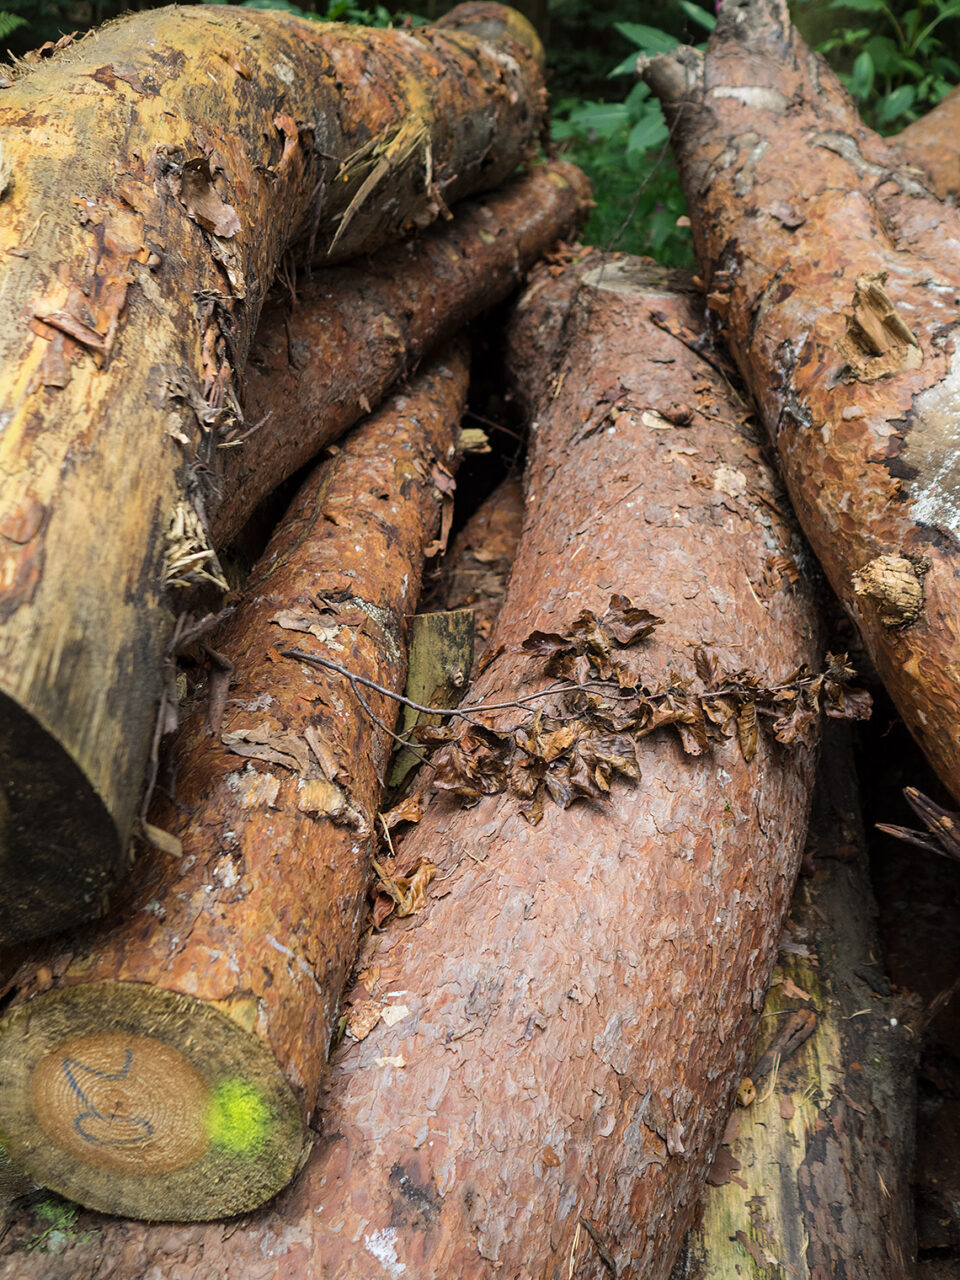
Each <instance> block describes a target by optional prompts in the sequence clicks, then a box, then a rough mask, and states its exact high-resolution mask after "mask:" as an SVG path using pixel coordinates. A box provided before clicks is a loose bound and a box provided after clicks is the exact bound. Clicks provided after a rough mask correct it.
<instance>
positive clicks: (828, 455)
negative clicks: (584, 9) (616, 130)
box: [645, 0, 960, 796]
mask: <svg viewBox="0 0 960 1280" xmlns="http://www.w3.org/2000/svg"><path fill="white" fill-rule="evenodd" d="M645 75H646V77H647V80H648V82H649V83H650V85H651V86H652V87H653V89H654V90H655V91H656V92H657V93H658V94H659V95H660V98H661V100H662V102H663V104H664V108H665V110H666V113H667V117H668V120H669V122H670V126H671V131H672V135H671V136H672V139H673V145H674V149H675V151H676V154H677V157H678V161H679V166H680V173H681V178H682V180H683V184H684V189H685V191H686V194H687V200H688V206H689V209H690V217H691V220H692V223H693V231H694V238H695V240H696V246H697V254H698V257H699V260H700V263H701V274H702V275H703V276H704V279H705V281H706V289H707V301H708V306H709V309H710V312H711V316H712V318H713V322H714V323H715V324H716V325H717V326H719V327H720V328H721V330H722V332H723V334H724V336H725V337H726V340H727V343H728V344H729V346H730V349H731V351H732V352H733V354H734V356H735V357H736V360H737V363H738V364H739V366H740V369H741V371H742V373H743V375H744V377H745V379H746V381H747V383H748V384H749V386H750V388H751V390H752V392H753V394H754V396H755V397H756V400H757V403H758V405H759V407H760V410H761V414H762V417H763V419H764V422H765V424H766V426H767V429H768V431H769V432H770V436H771V438H772V439H773V440H774V442H775V444H776V448H777V452H778V455H779V460H780V465H781V468H782V470H783V474H784V478H785V480H786V483H787V487H788V489H789V491H790V495H791V497H792V499H793V503H794V507H795V508H796V511H797V514H798V516H799V519H800V523H801V525H802V526H803V528H804V530H805V532H806V534H807V536H808V538H809V539H810V542H811V543H812V545H813V548H814V550H815V551H816V553H817V555H818V556H819V558H820V562H821V564H822V565H823V566H824V568H825V570H826V573H827V576H828V578H829V579H830V582H831V584H832V586H833V587H834V589H835V591H836V592H837V594H838V595H839V597H840V598H841V600H842V601H843V602H844V604H845V605H846V608H847V610H848V611H849V612H850V614H851V616H852V617H853V618H854V620H855V622H856V623H857V626H858V627H859V630H860V634H861V636H862V637H863V641H864V644H865V646H866V648H867V650H868V651H869V653H870V656H871V657H872V659H873V661H874V662H875V663H876V666H877V668H878V670H879V672H880V675H881V677H882V679H883V682H884V684H885V685H886V687H887V689H888V690H889V692H890V695H891V697H892V698H893V701H894V702H895V704H896V706H897V709H898V710H899V712H900V713H901V715H902V716H903V718H904V720H905V721H906V723H907V725H908V726H909V728H910V730H911V732H912V733H913V734H914V735H915V737H916V738H917V740H918V742H919V743H920V744H921V746H922V747H923V749H924V751H925V752H926V754H927V756H928V758H929V759H930V761H931V763H932V764H933V766H934V768H935V769H936V771H937V773H938V774H939V775H940V777H941V778H942V780H943V781H944V783H945V784H946V785H947V786H948V787H949V788H950V790H951V791H952V792H953V793H954V794H955V795H957V796H960V731H958V725H960V682H958V678H957V677H958V672H960V541H958V538H960V514H958V513H960V450H958V438H957V429H956V422H957V412H956V410H957V404H958V401H960V347H958V345H957V336H956V334H957V328H956V317H957V305H956V299H957V296H958V292H960V213H958V212H957V210H955V209H953V208H951V207H950V206H948V205H946V204H944V203H943V202H941V201H940V200H938V199H937V198H936V197H935V196H933V195H932V194H931V193H930V192H929V191H928V190H927V189H926V188H925V187H923V186H922V185H920V183H918V181H917V179H916V176H915V174H914V173H913V172H912V171H911V170H909V169H908V168H906V167H905V166H904V165H903V163H902V159H901V157H900V155H899V153H898V152H897V150H896V148H895V147H893V146H892V145H891V144H890V143H887V142H885V141H884V140H883V139H881V138H880V137H878V136H877V135H876V134H874V133H872V132H871V131H870V130H868V129H866V128H865V127H864V126H863V124H862V123H861V122H860V120H859V117H858V116H857V113H856V110H855V108H854V105H853V102H852V100H851V99H850V97H849V96H848V95H847V93H846V91H845V90H844V89H843V88H842V86H841V85H840V83H839V81H838V80H837V77H836V76H835V75H834V74H833V72H832V71H830V69H829V68H828V67H827V66H826V64H825V63H824V62H823V60H822V59H820V58H819V57H817V56H816V55H814V54H812V53H811V52H810V51H809V50H808V49H807V48H806V46H805V45H804V44H803V41H802V40H801V39H800V37H799V36H798V35H797V33H796V31H795V30H794V29H793V27H792V26H791V25H790V19H789V15H788V12H787V7H786V4H784V3H782V0H731V2H730V3H724V5H723V8H722V10H721V12H720V17H719V19H718V22H717V26H716V29H715V31H714V33H713V35H712V36H711V39H710V42H709V45H708V48H707V53H706V55H705V57H704V56H702V55H700V54H698V53H697V52H696V51H694V50H683V51H680V52H678V53H677V54H675V55H674V54H670V55H664V56H661V57H657V58H654V59H653V60H652V61H651V62H650V63H649V65H648V66H647V68H646V72H645Z"/></svg>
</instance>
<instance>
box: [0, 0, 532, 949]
mask: <svg viewBox="0 0 960 1280" xmlns="http://www.w3.org/2000/svg"><path fill="white" fill-rule="evenodd" d="M541 54H542V51H541V50H540V47H539V43H538V41H537V38H536V36H535V34H534V33H533V31H532V28H530V27H529V24H527V23H526V21H525V20H524V19H522V18H521V17H520V16H519V15H517V14H514V13H513V12H512V11H511V10H507V9H504V8H502V7H500V6H498V5H491V4H486V3H479V4H468V5H467V6H466V7H465V8H461V9H460V10H455V11H453V12H452V13H451V14H449V15H448V16H447V17H446V18H444V19H443V20H442V22H440V23H438V24H436V25H434V26H431V27H425V28H421V29H418V30H415V31H412V32H408V31H399V30H363V29H360V28H357V27H352V26H345V25H340V24H327V23H313V22H308V21H303V20H300V19H298V18H296V17H293V16H292V15H290V14H286V13H278V12H263V13H258V12H256V11H254V10H249V9H238V8H236V7H225V8H222V9H219V8H215V7H208V6H197V7H193V8H191V7H186V8H182V7H181V8H170V9H163V10H155V11H153V12H149V13H140V14H136V15H134V16H132V17H129V18H124V19H122V20H120V21H118V22H115V23H112V24H110V25H108V26H106V27H104V28H103V29H102V30H100V31H98V32H97V33H96V34H95V35H93V36H91V37H90V38H89V39H85V40H83V41H78V42H77V43H76V44H73V45H70V46H69V47H64V48H62V49H61V50H59V51H52V53H51V57H50V58H48V59H45V60H44V61H43V62H42V64H40V65H38V66H37V67H36V69H30V70H27V71H25V72H24V74H22V75H20V76H19V77H18V78H17V79H16V80H15V81H14V83H13V84H12V85H11V87H9V88H7V89H4V90H3V96H2V101H0V137H2V146H3V155H4V157H5V162H6V164H7V165H8V170H7V172H8V174H9V175H11V176H9V177H8V179H7V181H6V182H5V186H4V194H3V206H2V207H3V215H4V216H3V219H2V226H0V263H2V264H3V269H2V271H0V316H3V318H4V323H3V326H2V328H0V370H2V374H0V429H2V446H0V485H2V492H0V622H2V641H0V762H2V767H0V776H2V779H3V784H2V785H3V789H4V793H5V795H6V797H7V804H6V809H7V813H6V816H5V819H4V821H3V823H2V826H0V863H2V872H0V879H2V883H3V895H2V899H3V906H2V914H0V941H2V942H10V941H11V940H13V939H16V938H26V937H31V936H36V935H38V934H40V933H43V932H46V931H50V930H54V929H57V928H61V927H63V926H64V925H66V924H67V923H68V922H70V921H72V920H77V919H83V918H86V917H89V916H90V915H92V914H94V913H95V912H96V911H97V910H98V909H99V908H100V906H101V903H102V899H103V896H104V894H105V892H106V891H107V890H108V889H109V888H110V887H111V885H112V884H113V882H114V881H115V880H116V878H117V877H118V876H119V875H120V874H121V873H122V872H123V871H124V870H125V853H124V845H125V842H126V837H127V835H128V832H129V829H130V825H131V821H132V818H133V816H134V813H135V811H136V808H137V803H138V800H139V796H140V791H141V787H142V784H143V778H144V768H145V765H146V762H147V757H148V752H149V748H150V743H151V735H152V729H153V721H154V717H155V712H156V705H157V702H158V699H159V696H160V693H161V686H162V675H161V668H162V659H163V656H164V652H165V649H166V646H167V643H168V641H169V638H170V635H171V632H172V630H173V617H174V613H179V612H181V611H183V610H184V609H185V608H187V607H189V599H188V598H187V597H186V596H185V593H186V592H187V591H188V590H189V588H191V587H194V586H204V585H210V584H215V583H217V582H218V581H219V579H220V575H219V571H218V569H217V567H216V559H215V557H214V555H213V550H212V547H211V545H210V542H209V538H208V534H207V530H206V521H205V517H204V510H205V507H206V505H207V503H208V499H209V497H210V494H211V491H212V490H213V489H215V483H214V484H211V483H210V482H211V481H213V482H215V480H216V470H217V458H218V455H219V454H220V453H222V451H220V450H218V448H217V445H218V444H219V443H221V442H222V440H223V439H224V438H226V437H232V436H233V435H235V434H237V432H240V433H242V428H241V427H239V425H238V424H239V420H240V416H241V415H240V407H239V401H240V391H239V387H238V385H237V377H238V373H239V371H240V370H241V369H242V367H243V364H244V362H245V360H246V356H247V351H248V347H249V344H250V340H251V338H252V335H253V331H254V328H255V326H256V322H257V319H258V317H259V313H260V309H261V306H262V302H263V295H264V291H265V289H266V287H267V285H268V283H269V282H270V281H271V280H272V279H273V277H274V274H275V271H276V268H277V266H278V264H279V263H280V262H281V260H282V258H283V256H284V254H285V252H286V250H287V249H288V247H289V246H290V245H292V244H293V243H294V242H295V241H297V240H302V241H306V242H307V243H308V244H311V243H312V249H313V256H314V257H315V258H319V259H320V260H329V259H330V256H331V254H330V250H331V244H332V242H333V240H334V239H335V238H336V241H337V243H336V250H335V253H334V254H333V257H334V258H336V257H344V256H349V255H351V254H356V253H361V252H363V253H365V252H368V251H371V250H374V249H376V248H377V247H378V246H380V245H381V244H383V243H384V242H385V241H386V240H388V239H390V238H395V237H396V236H398V235H400V234H406V233H407V232H409V231H410V230H412V229H413V228H414V227H416V226H421V225H425V224H427V223H429V222H431V221H433V219H434V218H435V217H436V216H437V214H438V213H440V212H442V211H443V209H444V208H445V207H446V205H448V204H450V203H452V202H453V201H455V200H457V199H459V198H460V197H462V196H465V195H467V194H470V193H472V192H476V191H478V190H483V189H488V188H491V187H495V186H497V185H499V184H500V183H501V182H503V181H504V180H506V179H507V178H508V177H510V176H511V175H512V174H513V173H514V171H515V170H516V168H517V165H518V164H520V163H522V162H524V161H525V160H526V159H527V158H528V156H529V153H530V152H531V150H532V148H533V145H534V142H535V139H536V136H537V131H538V127H539V122H540V120H541V118H542V110H543V102H542V96H543V89H542V81H541V73H540V69H539V61H540V58H541ZM234 55H235V56H234ZM235 63H238V64H240V65H242V67H243V68H244V69H245V70H246V71H247V73H248V74H247V75H244V74H243V73H242V72H240V71H237V70H236V67H235V65H234V64H235ZM291 122H292V123H291ZM414 122H415V123H416V126H417V132H416V138H417V141H416V145H415V146H412V147H410V148H408V149H406V150H404V151H403V152H402V154H401V153H400V152H399V151H397V148H396V146H395V143H396V140H397V139H398V138H399V136H400V134H401V133H402V132H403V131H404V130H409V128H410V127H411V124H412V123H414ZM294 136H295V140H294ZM374 175H376V180H375V181H373V179H374ZM371 183H372V185H371ZM348 211H349V218H348V216H347V215H348ZM354 359H355V360H356V357H355V356H354ZM357 362H358V363H359V361H357ZM185 511H186V512H187V513H188V516H189V518H188V516H187V515H184V512H185ZM184 526H189V532H190V537H189V539H188V542H187V543H186V544H184V542H183V540H182V538H181V537H180V536H179V533H178V531H180V530H181V529H182V528H183V527H184Z"/></svg>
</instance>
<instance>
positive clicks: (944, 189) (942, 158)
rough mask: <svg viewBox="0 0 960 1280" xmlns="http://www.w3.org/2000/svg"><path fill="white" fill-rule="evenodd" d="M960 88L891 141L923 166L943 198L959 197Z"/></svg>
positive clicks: (954, 199) (911, 161)
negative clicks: (958, 140) (959, 140)
mask: <svg viewBox="0 0 960 1280" xmlns="http://www.w3.org/2000/svg"><path fill="white" fill-rule="evenodd" d="M958 137H960V89H954V90H953V92H952V93H948V94H947V96H946V97H945V98H944V99H943V101H942V102H938V103H937V105H936V106H935V107H934V108H933V110H932V111H928V112H927V114H926V115H925V116H921V117H920V119H919V120H914V122H913V124H908V125H907V127H906V128H905V129H903V130H901V132H900V133H898V134H897V136H896V137H895V138H891V139H890V141H891V142H892V143H893V144H894V145H895V146H896V147H897V148H898V149H899V150H900V152H901V154H902V156H903V158H904V160H905V161H906V162H907V164H909V165H915V166H916V168H918V169H920V170H921V171H922V173H923V175H924V177H925V178H926V180H927V182H928V183H929V184H930V187H931V189H932V190H933V191H935V192H936V193H937V195H938V196H939V197H940V199H941V200H949V201H950V203H951V204H956V203H957V200H958V199H960V144H958V142H957V139H958Z"/></svg>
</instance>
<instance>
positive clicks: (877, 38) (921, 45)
mask: <svg viewBox="0 0 960 1280" xmlns="http://www.w3.org/2000/svg"><path fill="white" fill-rule="evenodd" d="M830 8H831V9H843V10H853V11H854V12H855V13H857V14H861V15H863V16H862V19H861V21H862V23H863V25H861V26H857V27H844V28H842V29H841V30H840V31H839V32H838V33H837V34H836V35H835V36H831V37H830V38H829V39H827V40H823V41H821V43H820V44H818V45H817V50H818V52H820V53H822V54H824V55H825V56H828V55H833V57H832V58H831V61H833V60H834V59H836V58H837V55H838V54H839V55H840V56H844V55H847V57H848V58H849V55H850V54H851V53H852V51H853V50H858V52H857V53H856V55H855V56H854V58H853V64H852V66H850V67H849V68H848V69H845V70H840V71H839V73H838V74H839V75H840V78H841V80H843V82H844V83H845V84H846V86H847V88H848V89H849V90H850V92H851V93H852V94H853V96H854V97H855V98H856V99H857V102H858V103H859V105H860V111H861V114H862V115H863V117H864V119H865V120H866V122H867V123H868V124H869V125H871V126H872V127H873V128H874V129H877V130H878V131H879V132H881V133H890V132H892V131H893V130H894V129H899V128H903V126H904V125H905V124H906V123H907V122H908V121H910V120H915V119H916V118H917V117H918V116H919V115H922V114H923V113H924V112H925V111H929V110H930V108H931V107H934V106H936V104H937V103H938V102H939V101H940V99H941V98H943V97H945V96H946V95H947V94H948V93H949V92H950V89H951V88H952V87H953V85H955V84H956V83H957V81H958V80H960V63H958V62H957V61H956V59H955V58H953V57H952V56H951V55H950V53H949V52H948V49H949V48H950V47H951V44H952V42H951V44H948V43H947V42H945V41H944V39H943V35H944V32H943V30H942V26H943V23H945V22H947V23H949V22H950V21H952V20H954V19H957V18H960V0H918V2H917V3H916V5H915V6H914V7H913V8H910V9H908V10H907V11H906V12H904V13H900V14H899V15H898V14H897V13H896V12H895V11H894V10H893V9H892V8H891V7H890V5H889V4H887V3H886V0H832V3H831V4H830ZM938 29H940V33H939V34H936V33H937V32H938Z"/></svg>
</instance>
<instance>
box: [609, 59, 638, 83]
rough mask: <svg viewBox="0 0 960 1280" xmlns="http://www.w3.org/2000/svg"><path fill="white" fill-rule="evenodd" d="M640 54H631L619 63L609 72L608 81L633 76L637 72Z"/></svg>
mask: <svg viewBox="0 0 960 1280" xmlns="http://www.w3.org/2000/svg"><path fill="white" fill-rule="evenodd" d="M639 57H640V55H639V53H630V54H627V56H626V57H625V58H624V60H623V61H622V62H618V63H617V65H616V66H615V67H614V68H613V70H612V71H608V72H607V79H608V80H612V79H613V77H614V76H632V75H634V74H635V73H636V70H637V59H638V58H639Z"/></svg>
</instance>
